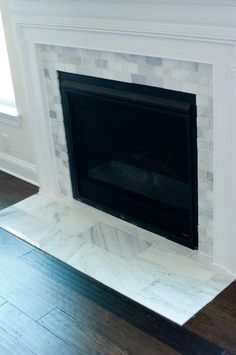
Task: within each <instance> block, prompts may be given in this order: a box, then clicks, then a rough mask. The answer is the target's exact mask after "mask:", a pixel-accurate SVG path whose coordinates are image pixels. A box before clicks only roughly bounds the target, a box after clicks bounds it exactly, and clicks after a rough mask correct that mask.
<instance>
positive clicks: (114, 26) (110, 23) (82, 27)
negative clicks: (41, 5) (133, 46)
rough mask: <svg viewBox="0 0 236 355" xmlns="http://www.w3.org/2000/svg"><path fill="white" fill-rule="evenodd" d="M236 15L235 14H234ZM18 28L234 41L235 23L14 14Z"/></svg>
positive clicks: (219, 41) (222, 41) (235, 35)
mask: <svg viewBox="0 0 236 355" xmlns="http://www.w3.org/2000/svg"><path fill="white" fill-rule="evenodd" d="M235 15H236V14H235ZM13 18H14V22H15V24H16V25H17V26H18V27H19V28H30V27H31V28H39V29H48V30H50V29H51V30H64V31H89V32H105V33H117V34H123V35H127V34H129V35H133V36H138V35H139V36H140V35H142V36H147V37H150V36H154V37H155V36H156V37H162V38H176V39H178V38H180V39H185V40H198V41H209V42H216V43H229V44H230V43H232V44H233V43H235V42H236V26H235V27H224V28H222V27H220V26H218V27H217V26H202V25H186V24H176V23H171V24H170V23H155V22H146V21H138V22H136V21H129V20H109V19H98V18H81V19H75V18H68V17H40V16H35V17H33V18H32V17H28V16H19V15H18V16H14V17H13Z"/></svg>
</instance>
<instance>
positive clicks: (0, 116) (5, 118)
mask: <svg viewBox="0 0 236 355" xmlns="http://www.w3.org/2000/svg"><path fill="white" fill-rule="evenodd" d="M0 122H1V123H4V124H6V125H9V126H13V127H17V128H19V127H20V125H21V117H20V115H10V114H8V113H5V112H0Z"/></svg>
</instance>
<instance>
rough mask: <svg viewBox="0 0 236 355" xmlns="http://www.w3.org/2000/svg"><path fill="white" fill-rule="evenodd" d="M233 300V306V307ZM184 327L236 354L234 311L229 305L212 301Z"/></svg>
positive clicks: (235, 314)
mask: <svg viewBox="0 0 236 355" xmlns="http://www.w3.org/2000/svg"><path fill="white" fill-rule="evenodd" d="M235 302H236V301H235V300H234V308H235ZM185 327H186V329H189V330H191V331H192V332H194V333H195V334H198V335H200V336H202V337H204V338H206V339H208V340H210V341H212V342H213V343H214V344H217V345H218V346H220V347H222V348H224V349H226V350H228V351H229V352H231V353H232V354H236V312H235V310H234V311H233V310H232V309H230V308H229V307H225V306H224V305H222V304H220V303H217V302H212V303H210V304H208V305H207V307H205V308H204V309H202V310H201V311H200V312H199V313H198V314H197V315H196V317H195V318H192V319H191V320H189V321H188V322H187V323H186V325H185Z"/></svg>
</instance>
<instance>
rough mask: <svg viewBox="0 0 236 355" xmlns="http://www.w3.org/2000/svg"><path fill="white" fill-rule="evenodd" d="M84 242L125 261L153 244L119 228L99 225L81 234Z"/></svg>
mask: <svg viewBox="0 0 236 355" xmlns="http://www.w3.org/2000/svg"><path fill="white" fill-rule="evenodd" d="M80 237H81V238H83V239H84V240H86V241H88V242H90V243H92V244H94V245H96V246H97V247H99V248H102V249H105V250H106V251H108V252H109V253H111V254H114V255H117V256H119V257H121V258H123V259H130V258H132V257H133V256H135V255H137V254H139V253H140V252H141V251H143V250H145V249H146V248H148V247H150V246H151V245H152V244H151V243H149V242H147V241H145V240H142V239H139V238H137V237H135V236H133V235H132V234H129V233H126V232H124V231H122V230H120V229H118V228H115V227H112V226H109V225H107V224H104V223H99V224H97V225H95V226H93V227H91V228H90V229H88V230H86V231H85V232H83V233H81V234H80Z"/></svg>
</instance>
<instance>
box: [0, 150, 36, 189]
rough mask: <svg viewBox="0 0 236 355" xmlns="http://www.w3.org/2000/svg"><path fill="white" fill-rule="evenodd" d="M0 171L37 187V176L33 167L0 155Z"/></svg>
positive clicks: (2, 154)
mask: <svg viewBox="0 0 236 355" xmlns="http://www.w3.org/2000/svg"><path fill="white" fill-rule="evenodd" d="M0 170H2V171H4V172H6V173H8V174H10V175H13V176H15V177H18V178H19V179H21V180H24V181H27V182H29V183H31V184H33V185H36V186H38V174H37V168H36V166H35V165H33V164H30V163H28V162H25V161H23V160H20V159H17V158H14V157H12V156H11V155H8V154H5V153H0Z"/></svg>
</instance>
